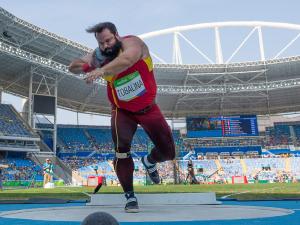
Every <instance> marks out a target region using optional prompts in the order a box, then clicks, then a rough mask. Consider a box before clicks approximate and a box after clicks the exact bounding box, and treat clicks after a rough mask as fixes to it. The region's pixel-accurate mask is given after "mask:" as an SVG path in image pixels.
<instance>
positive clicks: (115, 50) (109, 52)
mask: <svg viewBox="0 0 300 225" xmlns="http://www.w3.org/2000/svg"><path fill="white" fill-rule="evenodd" d="M121 48H122V42H121V41H118V40H117V42H116V44H115V45H114V46H112V47H110V48H106V49H104V51H102V50H101V53H102V55H104V56H106V57H107V58H109V59H110V60H113V59H114V58H116V57H117V56H118V55H119V52H120V50H121Z"/></svg>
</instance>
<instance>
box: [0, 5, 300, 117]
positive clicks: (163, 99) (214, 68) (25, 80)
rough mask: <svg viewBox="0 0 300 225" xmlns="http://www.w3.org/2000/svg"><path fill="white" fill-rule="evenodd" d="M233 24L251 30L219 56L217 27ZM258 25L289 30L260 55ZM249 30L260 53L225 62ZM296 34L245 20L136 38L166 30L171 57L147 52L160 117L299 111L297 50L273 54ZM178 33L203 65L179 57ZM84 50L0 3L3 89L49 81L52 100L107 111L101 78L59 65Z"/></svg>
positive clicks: (41, 88)
mask: <svg viewBox="0 0 300 225" xmlns="http://www.w3.org/2000/svg"><path fill="white" fill-rule="evenodd" d="M237 26H239V27H240V26H242V27H249V28H251V29H252V30H251V32H250V33H249V34H248V35H247V36H246V38H245V39H244V40H243V41H242V42H241V44H240V45H239V46H238V47H237V49H236V50H235V51H234V52H233V54H232V55H231V56H230V57H229V59H228V60H226V61H225V60H224V57H223V52H222V42H221V38H220V30H221V28H224V27H237ZM265 27H272V28H280V29H289V30H293V31H295V32H297V35H296V36H294V37H293V38H292V39H291V41H290V42H288V43H287V44H286V45H285V46H284V47H283V48H282V50H281V51H280V52H278V54H277V55H276V56H275V57H274V58H272V59H265V58H266V57H265V53H264V42H263V33H262V29H263V28H265ZM196 29H212V30H213V32H214V41H215V46H214V47H215V61H214V60H211V59H210V58H209V57H208V56H207V55H206V54H204V53H203V51H201V50H200V49H199V48H197V47H196V45H195V44H193V43H192V42H191V41H190V40H189V39H188V38H187V37H186V36H185V35H184V34H183V32H185V31H187V30H196ZM256 33H257V35H258V46H259V55H260V59H259V60H257V61H246V62H239V63H232V62H231V59H232V58H233V57H234V56H235V54H236V53H237V52H238V51H239V50H240V49H241V48H242V46H243V45H244V44H245V42H246V41H247V40H248V39H249V37H250V36H251V35H254V34H256ZM299 33H300V25H295V24H283V23H271V22H259V21H253V22H223V23H208V24H197V25H190V26H183V27H175V28H170V29H166V30H161V31H156V32H151V33H148V34H144V35H140V37H141V38H142V39H144V40H145V41H146V40H147V39H149V38H152V37H156V36H160V35H165V34H172V35H173V61H172V63H166V62H165V61H164V60H162V59H161V58H160V57H159V56H158V55H156V54H154V53H152V56H153V58H156V59H158V60H159V61H160V62H163V63H158V64H155V66H154V70H155V75H156V80H157V84H158V95H157V102H158V103H159V105H160V107H161V109H162V111H163V112H164V114H165V115H166V116H168V117H173V118H174V117H182V116H187V115H241V114H260V115H265V114H275V113H284V112H293V111H300V98H299V95H300V56H293V57H285V58H279V57H281V55H282V53H283V52H284V51H285V50H286V49H287V48H289V47H290V46H292V45H293V44H294V43H295V42H296V41H297V39H298V37H299V36H300V34H299ZM179 38H181V39H183V40H184V41H185V42H186V43H187V44H188V45H190V46H191V47H192V48H193V49H194V50H195V51H196V52H197V53H199V54H200V55H201V56H202V57H204V58H206V59H207V61H208V64H183V63H182V55H181V49H180V44H179ZM223 46H224V45H223ZM150 49H151V47H150ZM90 51H92V49H89V48H87V47H85V46H83V45H81V44H78V43H76V42H73V41H71V40H68V39H66V38H63V37H60V36H58V35H56V34H53V33H50V32H48V31H46V30H43V29H41V28H39V27H37V26H35V25H32V24H30V23H28V22H26V21H23V20H21V19H19V18H17V17H15V16H14V15H12V14H10V13H9V12H7V11H6V10H4V9H3V8H0V62H1V63H0V87H1V88H2V90H3V91H5V92H8V93H12V94H15V95H18V96H22V97H25V98H28V96H29V93H30V88H32V93H39V94H47V93H51V92H52V91H53V90H52V89H54V88H53V87H54V86H55V85H57V96H58V99H57V101H58V106H59V107H62V108H66V109H70V110H74V111H79V112H93V113H100V114H109V113H110V104H109V102H108V100H107V97H106V83H105V82H104V81H103V80H100V81H99V82H98V83H95V84H93V85H87V84H86V83H85V82H84V81H83V80H82V79H81V76H78V75H74V74H71V73H69V72H68V69H67V66H68V65H69V63H70V62H71V60H72V59H74V58H78V57H81V56H83V55H85V54H86V53H88V52H90ZM299 55H300V54H299ZM31 75H33V76H31ZM31 77H32V78H31ZM31 79H32V87H31V86H30V83H31Z"/></svg>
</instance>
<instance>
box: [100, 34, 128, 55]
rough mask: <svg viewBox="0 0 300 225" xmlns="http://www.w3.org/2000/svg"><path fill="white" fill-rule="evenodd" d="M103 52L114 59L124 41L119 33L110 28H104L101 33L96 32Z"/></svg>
mask: <svg viewBox="0 0 300 225" xmlns="http://www.w3.org/2000/svg"><path fill="white" fill-rule="evenodd" d="M96 39H97V41H98V45H99V48H100V50H101V53H102V54H103V55H104V56H106V57H109V58H112V59H114V58H115V57H117V56H118V54H119V52H120V49H121V48H122V43H121V41H120V37H119V35H118V34H116V35H114V34H113V33H111V32H110V30H109V29H104V30H103V31H102V32H101V33H96Z"/></svg>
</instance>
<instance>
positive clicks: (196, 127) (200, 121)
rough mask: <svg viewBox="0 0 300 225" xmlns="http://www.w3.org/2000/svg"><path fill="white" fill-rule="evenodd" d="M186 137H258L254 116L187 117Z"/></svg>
mask: <svg viewBox="0 0 300 225" xmlns="http://www.w3.org/2000/svg"><path fill="white" fill-rule="evenodd" d="M186 124H187V137H190V138H194V137H240V136H258V135H259V134H258V126H257V117H256V116H255V115H241V116H220V117H187V118H186Z"/></svg>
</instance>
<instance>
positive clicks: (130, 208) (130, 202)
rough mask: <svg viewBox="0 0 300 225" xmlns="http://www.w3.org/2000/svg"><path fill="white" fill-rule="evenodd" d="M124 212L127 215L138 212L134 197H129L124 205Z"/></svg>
mask: <svg viewBox="0 0 300 225" xmlns="http://www.w3.org/2000/svg"><path fill="white" fill-rule="evenodd" d="M125 212H127V213H138V212H139V204H138V202H137V199H136V197H131V198H128V199H127V202H126V205H125Z"/></svg>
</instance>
